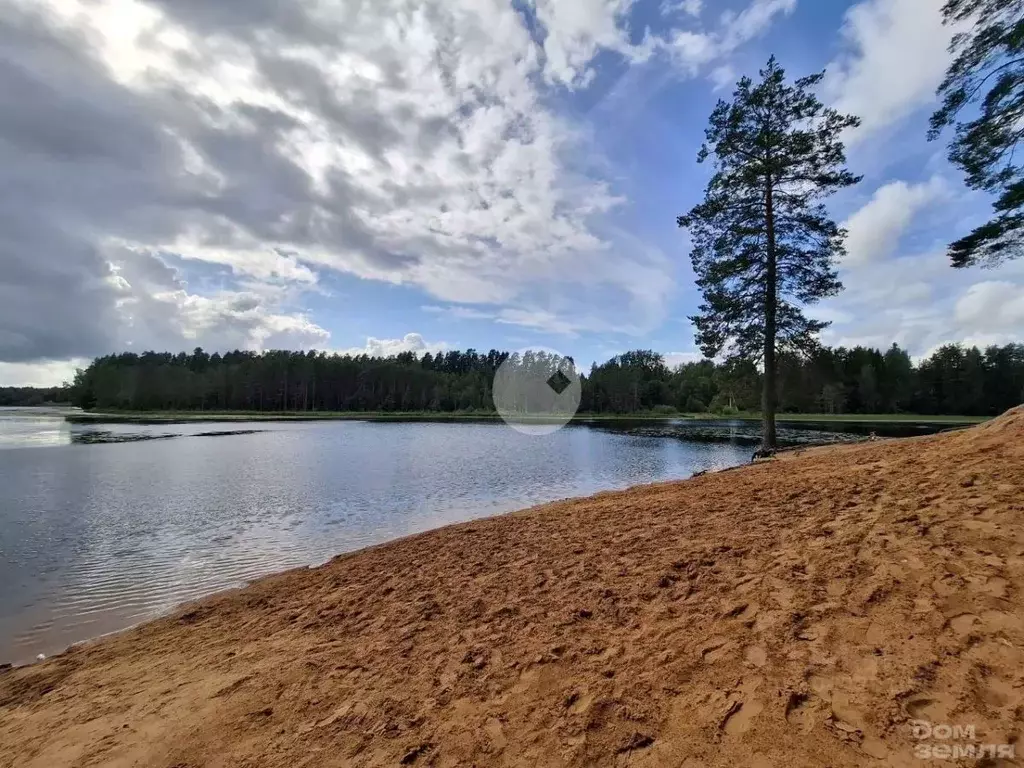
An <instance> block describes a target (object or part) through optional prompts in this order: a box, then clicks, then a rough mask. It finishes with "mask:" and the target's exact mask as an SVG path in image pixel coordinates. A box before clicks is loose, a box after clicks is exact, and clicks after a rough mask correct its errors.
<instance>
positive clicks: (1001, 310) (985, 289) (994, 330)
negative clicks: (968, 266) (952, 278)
mask: <svg viewBox="0 0 1024 768" xmlns="http://www.w3.org/2000/svg"><path fill="white" fill-rule="evenodd" d="M956 320H957V321H958V322H959V323H960V325H961V327H963V328H964V329H965V330H968V331H970V332H971V333H972V334H1000V335H1004V336H1014V335H1015V336H1016V339H1015V340H1017V341H1020V340H1021V334H1022V332H1024V287H1022V286H1021V285H1020V284H1018V283H1012V282H1010V281H1008V280H986V281H984V282H980V283H975V284H974V285H972V286H971V287H970V288H968V289H967V291H966V292H965V293H964V294H963V296H961V297H960V299H959V300H958V301H957V303H956Z"/></svg>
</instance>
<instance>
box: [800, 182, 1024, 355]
mask: <svg viewBox="0 0 1024 768" xmlns="http://www.w3.org/2000/svg"><path fill="white" fill-rule="evenodd" d="M961 205H962V199H961V198H960V197H959V196H955V195H953V194H952V193H951V190H950V188H949V187H948V185H947V184H946V183H945V182H943V181H942V180H941V178H938V177H935V178H932V179H930V180H928V181H925V182H921V183H918V184H908V183H906V182H903V181H894V182H890V183H888V184H886V185H883V186H882V187H880V188H879V189H878V190H876V192H875V194H874V195H873V196H872V198H871V200H870V201H868V202H867V203H866V204H865V205H864V206H863V207H862V208H860V209H859V210H858V211H856V212H855V213H854V214H853V215H851V216H850V217H849V218H848V219H847V221H846V223H845V226H847V227H848V229H849V231H850V237H849V242H848V250H849V258H848V259H847V260H846V261H845V262H844V263H843V264H842V265H841V267H840V277H841V279H842V281H843V283H844V285H845V288H846V290H844V291H843V292H842V293H841V294H840V295H839V296H837V297H835V298H833V299H829V300H827V301H825V302H823V303H822V304H821V305H820V306H817V307H814V308H813V310H812V311H813V314H814V315H815V316H817V317H819V318H821V319H823V320H830V321H832V322H833V325H832V326H831V327H830V328H828V329H827V330H826V331H825V333H824V334H823V340H824V341H825V342H826V343H828V344H831V345H833V346H847V347H851V346H857V345H863V346H870V347H877V348H884V347H887V346H888V345H889V344H891V343H893V342H896V343H898V344H899V345H900V346H901V347H903V348H905V349H907V350H908V351H909V352H910V353H911V355H913V356H915V357H918V358H920V357H923V356H927V355H928V354H930V353H931V352H932V351H933V350H935V349H936V348H937V347H939V346H941V345H942V344H949V343H957V342H959V343H964V344H968V345H972V344H973V345H978V346H986V345H988V344H1006V343H1009V342H1011V341H1019V340H1020V331H1021V328H1024V298H1022V297H1024V271H1021V272H1017V271H1014V270H1012V269H1008V270H1005V271H1003V272H1001V274H1000V279H999V280H984V279H982V277H981V275H982V272H983V270H981V269H979V268H971V269H967V270H954V269H952V268H951V267H950V266H949V258H948V255H947V254H946V249H945V247H944V246H943V245H941V244H938V243H937V244H935V246H936V247H925V248H924V249H923V250H918V249H916V248H914V247H913V245H912V244H913V243H914V242H915V241H917V240H919V239H920V238H919V233H920V232H921V231H929V229H928V228H927V227H925V228H924V229H923V230H922V221H923V219H924V218H925V217H926V216H928V217H929V218H931V219H932V220H935V219H937V218H953V217H955V216H957V215H958V213H959V212H960V207H961ZM940 243H941V241H940Z"/></svg>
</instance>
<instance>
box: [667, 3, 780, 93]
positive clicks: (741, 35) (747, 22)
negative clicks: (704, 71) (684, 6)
mask: <svg viewBox="0 0 1024 768" xmlns="http://www.w3.org/2000/svg"><path fill="white" fill-rule="evenodd" d="M796 6H797V0H752V1H751V3H750V4H749V5H747V6H746V7H745V8H743V9H742V10H741V11H740V12H738V13H737V12H734V11H726V12H725V13H723V14H722V15H721V18H720V20H719V25H718V27H717V28H716V29H714V30H707V31H697V32H694V31H692V30H687V29H677V30H675V31H673V32H672V33H670V34H669V35H667V36H666V37H665V38H664V39H659V40H657V41H655V44H656V47H657V48H658V49H659V50H663V51H665V52H666V53H667V54H668V55H669V57H670V58H671V59H672V60H673V61H674V62H675V64H676V65H677V66H678V67H679V68H680V69H682V70H683V71H684V72H686V73H687V74H696V73H697V72H698V71H700V69H701V68H702V67H704V66H705V65H707V64H709V63H711V62H713V61H716V60H721V59H725V58H726V57H728V56H729V54H731V53H733V52H734V51H736V49H737V48H739V47H740V46H741V45H743V44H744V43H746V42H749V41H750V40H753V39H754V38H756V37H759V36H760V35H762V34H763V33H764V32H766V31H767V30H768V28H769V27H770V26H771V24H772V23H773V22H774V21H775V19H776V18H777V17H779V16H787V15H789V14H791V13H792V12H793V11H794V10H796ZM728 71H729V70H728V65H727V64H724V65H720V66H719V67H718V68H717V69H716V70H715V73H713V80H714V82H715V83H716V85H720V84H721V80H722V78H723V77H724V76H726V73H727V72H728Z"/></svg>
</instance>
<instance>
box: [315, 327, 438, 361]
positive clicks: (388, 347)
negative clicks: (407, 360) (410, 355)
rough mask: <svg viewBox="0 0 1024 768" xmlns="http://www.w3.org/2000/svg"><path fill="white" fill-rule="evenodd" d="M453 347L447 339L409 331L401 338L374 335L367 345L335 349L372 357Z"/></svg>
mask: <svg viewBox="0 0 1024 768" xmlns="http://www.w3.org/2000/svg"><path fill="white" fill-rule="evenodd" d="M450 348H451V345H449V344H448V343H447V342H445V341H427V340H426V339H424V338H423V336H421V335H420V334H418V333H407V334H405V336H403V337H402V338H400V339H375V338H373V337H372V336H371V337H369V338H367V339H366V344H365V346H362V347H349V348H348V349H339V350H334V351H335V352H337V353H338V354H339V355H351V356H352V357H356V356H358V355H369V356H370V357H393V356H395V355H398V354H401V353H402V352H415V353H416V354H417V355H422V354H425V353H427V352H429V353H431V354H434V355H436V354H437V353H438V352H444V351H446V350H448V349H450Z"/></svg>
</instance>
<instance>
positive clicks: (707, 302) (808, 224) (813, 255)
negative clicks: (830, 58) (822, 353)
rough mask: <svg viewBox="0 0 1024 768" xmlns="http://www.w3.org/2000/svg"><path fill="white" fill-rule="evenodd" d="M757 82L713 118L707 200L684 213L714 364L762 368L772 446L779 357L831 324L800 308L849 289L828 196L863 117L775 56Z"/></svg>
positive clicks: (701, 326) (704, 338)
mask: <svg viewBox="0 0 1024 768" xmlns="http://www.w3.org/2000/svg"><path fill="white" fill-rule="evenodd" d="M760 75H761V82H760V83H759V84H757V85H756V86H755V85H754V84H753V82H752V81H751V79H750V78H748V77H745V78H743V79H742V80H740V81H739V83H738V84H737V86H736V91H735V93H734V94H733V98H732V102H731V103H730V102H725V101H720V102H719V103H718V106H716V107H715V110H714V112H712V114H711V120H710V125H709V127H708V128H707V130H706V132H705V134H706V137H707V139H706V141H705V143H704V145H703V146H702V147H701V150H700V153H699V155H698V157H697V160H698V162H704V161H705V160H706V159H707V158H708V157H709V156H711V155H714V164H715V173H714V175H713V176H712V178H711V181H710V182H708V186H707V190H706V192H705V197H704V201H703V202H702V203H700V204H699V205H697V206H696V207H694V208H693V210H691V211H690V212H689V213H687V214H686V215H684V216H680V217H679V219H678V223H679V226H680V227H684V228H686V229H689V230H690V233H691V236H692V238H693V251H692V254H691V259H692V261H693V269H694V272H695V273H696V275H697V285H698V286H699V288H700V289H701V292H702V294H703V299H704V301H703V303H702V304H701V305H700V309H699V314H698V315H696V316H695V317H691V318H690V319H691V321H692V322H693V323H694V325H695V327H696V329H697V343H698V344H699V345H700V347H701V349H702V350H703V352H704V354H705V355H707V356H708V357H713V356H716V355H718V354H720V353H722V352H723V351H725V352H726V353H727V354H728V355H729V356H730V357H737V358H740V359H744V360H753V361H756V362H760V363H761V364H762V365H763V367H764V377H763V384H762V395H761V410H762V414H763V423H764V432H763V435H762V448H763V449H765V450H772V449H774V448H775V445H776V441H775V411H776V402H777V398H778V394H777V390H776V352H777V351H779V350H782V351H793V352H795V353H807V352H809V351H811V350H812V349H813V348H814V347H815V346H816V344H817V341H816V335H817V333H818V332H819V331H820V330H821V329H822V328H825V327H826V326H827V325H828V324H827V323H824V322H820V321H817V320H813V319H810V318H808V317H807V316H806V315H805V314H804V311H803V307H805V306H806V305H809V304H813V303H814V302H816V301H818V300H819V299H821V298H823V297H826V296H832V295H835V294H836V293H838V292H839V291H840V290H841V289H842V285H841V284H840V282H839V279H838V276H837V274H836V270H835V261H836V259H837V258H839V257H841V256H842V255H843V254H844V246H843V240H844V238H845V235H846V233H845V231H844V230H842V229H840V228H839V227H838V226H837V225H836V224H835V222H834V221H832V220H831V219H830V218H829V217H828V214H827V212H826V210H825V207H824V205H823V204H822V202H821V200H822V199H823V198H824V197H826V196H828V195H830V194H832V193H833V192H835V191H837V190H839V189H841V188H843V187H848V186H850V185H852V184H855V183H857V182H858V181H859V180H860V178H859V177H857V176H854V175H853V174H851V173H850V172H849V171H848V170H846V168H845V167H844V165H845V163H846V156H845V152H844V149H843V144H842V141H841V134H842V132H843V131H844V130H845V129H847V128H852V127H856V126H857V125H859V123H860V121H859V119H858V118H855V117H851V116H848V115H842V114H839V113H838V112H836V111H835V110H833V109H827V108H825V107H824V106H823V105H822V104H821V102H820V101H818V99H817V98H816V97H815V96H814V94H813V93H812V92H811V89H812V88H813V87H814V86H815V85H817V84H818V83H819V82H820V81H821V79H822V77H823V76H824V74H823V73H821V74H816V75H812V76H810V77H805V78H803V79H800V80H797V81H796V82H795V83H794V84H792V85H789V84H787V82H786V76H785V72H784V71H783V69H782V68H781V67H780V66H779V65H778V62H777V61H776V60H775V57H774V56H773V57H772V58H771V59H769V61H768V66H767V67H766V68H765V69H763V70H761V73H760Z"/></svg>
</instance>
